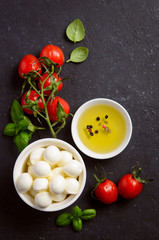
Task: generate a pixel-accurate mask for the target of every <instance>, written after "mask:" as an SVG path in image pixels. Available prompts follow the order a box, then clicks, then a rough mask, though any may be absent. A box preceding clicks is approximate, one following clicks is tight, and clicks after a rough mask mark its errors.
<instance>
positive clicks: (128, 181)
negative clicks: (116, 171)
mask: <svg viewBox="0 0 159 240" xmlns="http://www.w3.org/2000/svg"><path fill="white" fill-rule="evenodd" d="M140 173H141V168H140V167H139V165H137V166H135V167H133V168H132V173H128V174H126V175H124V176H123V177H122V178H121V179H120V181H119V183H118V191H119V194H120V195H121V196H122V197H123V198H125V199H128V200H130V199H133V198H136V197H137V196H138V195H139V194H140V193H141V191H142V188H143V184H144V183H147V182H149V181H153V179H146V180H142V179H141V178H140Z"/></svg>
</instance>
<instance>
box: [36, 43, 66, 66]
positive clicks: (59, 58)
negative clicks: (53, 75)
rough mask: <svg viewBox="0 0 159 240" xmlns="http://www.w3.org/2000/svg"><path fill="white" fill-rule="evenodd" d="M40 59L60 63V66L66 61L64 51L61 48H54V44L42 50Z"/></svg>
mask: <svg viewBox="0 0 159 240" xmlns="http://www.w3.org/2000/svg"><path fill="white" fill-rule="evenodd" d="M40 57H47V58H49V59H51V60H52V61H53V62H54V63H58V64H59V65H60V66H62V65H63V64H64V61H65V57H64V54H63V52H62V50H61V49H60V48H59V47H57V46H54V45H52V44H49V45H47V46H45V47H44V48H43V49H42V50H41V53H40Z"/></svg>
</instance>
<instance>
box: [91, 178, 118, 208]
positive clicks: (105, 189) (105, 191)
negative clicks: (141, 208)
mask: <svg viewBox="0 0 159 240" xmlns="http://www.w3.org/2000/svg"><path fill="white" fill-rule="evenodd" d="M94 193H95V196H96V198H97V199H98V200H99V201H101V202H103V203H104V204H111V203H113V202H115V201H116V200H117V199H118V189H117V186H116V185H115V183H113V182H112V181H111V180H108V179H106V180H105V181H104V182H101V183H100V184H99V185H98V186H97V188H96V189H95V191H94Z"/></svg>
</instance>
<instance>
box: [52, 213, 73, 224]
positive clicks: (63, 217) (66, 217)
mask: <svg viewBox="0 0 159 240" xmlns="http://www.w3.org/2000/svg"><path fill="white" fill-rule="evenodd" d="M71 221H72V215H71V214H70V213H62V214H60V215H59V216H58V218H57V219H56V225H58V226H60V227H62V226H67V225H69V224H70V223H71Z"/></svg>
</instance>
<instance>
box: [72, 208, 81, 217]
mask: <svg viewBox="0 0 159 240" xmlns="http://www.w3.org/2000/svg"><path fill="white" fill-rule="evenodd" d="M71 214H72V216H74V217H75V218H78V217H80V216H81V215H82V210H81V209H80V208H79V207H78V206H75V207H74V208H73V209H72V211H71Z"/></svg>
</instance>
